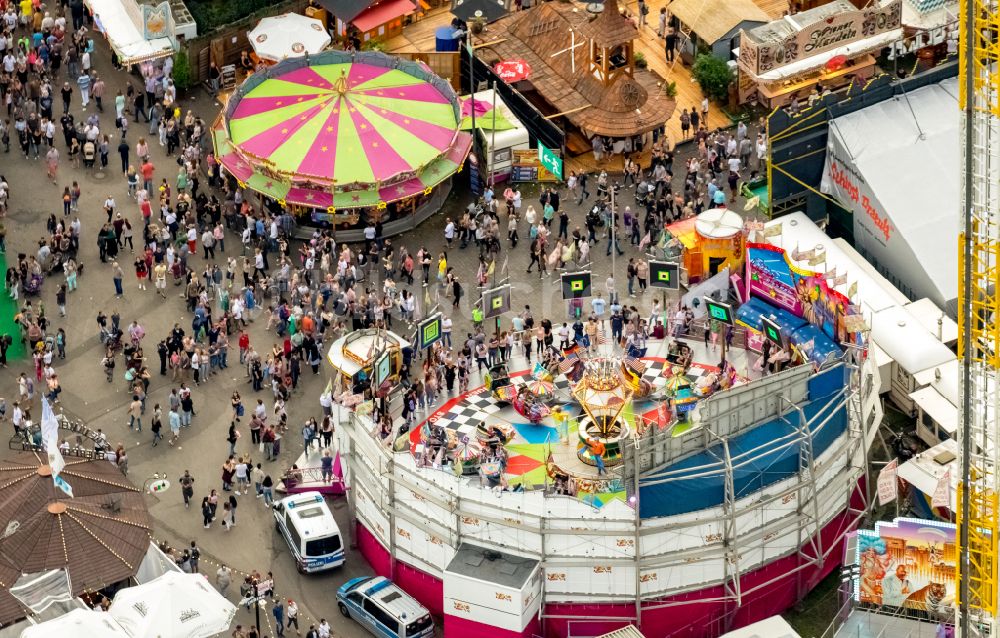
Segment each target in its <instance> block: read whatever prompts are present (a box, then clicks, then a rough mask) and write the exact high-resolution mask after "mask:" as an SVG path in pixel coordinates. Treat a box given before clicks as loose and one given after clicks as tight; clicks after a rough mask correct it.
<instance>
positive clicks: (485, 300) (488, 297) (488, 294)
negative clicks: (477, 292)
mask: <svg viewBox="0 0 1000 638" xmlns="http://www.w3.org/2000/svg"><path fill="white" fill-rule="evenodd" d="M482 304H483V316H484V317H486V318H487V319H489V318H492V317H499V316H500V315H502V314H503V313H505V312H510V285H504V286H498V287H496V288H491V289H490V290H484V291H483V296H482Z"/></svg>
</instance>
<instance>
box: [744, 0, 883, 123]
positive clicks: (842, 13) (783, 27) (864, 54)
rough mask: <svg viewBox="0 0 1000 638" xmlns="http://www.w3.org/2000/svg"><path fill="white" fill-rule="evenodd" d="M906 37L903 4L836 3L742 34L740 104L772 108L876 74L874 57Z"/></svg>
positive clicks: (835, 1)
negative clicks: (817, 89)
mask: <svg viewBox="0 0 1000 638" xmlns="http://www.w3.org/2000/svg"><path fill="white" fill-rule="evenodd" d="M902 36H903V29H902V0H893V1H891V2H889V3H887V4H884V5H882V6H879V7H870V8H867V9H855V8H854V5H852V4H851V3H849V2H847V0H834V1H833V2H831V3H829V4H825V5H822V6H820V7H817V8H815V9H810V10H809V11H803V12H802V13H797V14H795V15H791V16H785V17H783V18H781V19H780V20H775V21H774V22H770V23H768V24H765V25H762V26H759V27H757V28H754V29H750V30H749V31H742V32H741V33H740V55H739V61H738V69H739V73H738V78H737V80H738V87H739V88H738V92H739V99H740V103H746V102H750V101H753V100H757V101H759V102H760V103H762V104H764V105H765V106H766V107H768V108H776V107H779V106H784V105H786V104H788V103H790V102H791V101H792V100H793V99H795V98H796V97H800V98H801V97H805V96H806V95H808V94H809V92H811V91H812V90H813V88H814V87H819V86H822V87H823V89H824V90H826V89H830V90H834V89H837V88H840V87H842V86H845V85H847V84H849V83H851V82H852V81H855V80H862V81H863V80H865V79H867V78H870V77H871V76H872V75H874V73H875V55H876V54H877V53H878V51H879V50H881V49H882V48H883V47H886V46H889V45H890V44H891V43H892V42H894V41H896V40H898V39H900V38H901V37H902Z"/></svg>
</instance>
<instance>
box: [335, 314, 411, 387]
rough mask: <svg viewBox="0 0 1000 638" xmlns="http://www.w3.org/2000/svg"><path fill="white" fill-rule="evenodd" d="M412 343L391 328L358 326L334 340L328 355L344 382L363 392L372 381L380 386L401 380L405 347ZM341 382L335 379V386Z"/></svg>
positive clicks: (345, 384) (347, 385) (346, 385)
mask: <svg viewBox="0 0 1000 638" xmlns="http://www.w3.org/2000/svg"><path fill="white" fill-rule="evenodd" d="M409 345H410V342H409V341H407V340H406V339H404V338H403V337H401V336H399V335H398V334H396V333H395V332H393V331H391V330H381V329H376V328H368V329H365V330H355V331H353V332H349V333H348V334H346V335H345V336H343V337H341V338H339V339H337V340H336V341H334V342H333V345H332V346H330V350H329V352H327V355H326V358H327V361H329V362H330V365H331V366H332V367H333V369H334V372H335V373H336V374H338V375H340V376H341V377H342V378H341V381H340V385H341V386H342V387H344V388H347V389H349V390H350V391H352V392H355V393H359V392H361V391H363V390H364V389H365V388H367V387H368V385H369V384H371V383H372V382H374V383H375V385H376V386H381V385H383V384H384V383H385V382H387V381H388V382H389V383H391V384H395V383H397V382H398V381H399V373H400V371H401V370H402V369H403V348H406V347H408V346H409ZM383 355H384V356H383ZM337 385H338V383H337V382H335V383H334V387H336V386H337Z"/></svg>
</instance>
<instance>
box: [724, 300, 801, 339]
mask: <svg viewBox="0 0 1000 638" xmlns="http://www.w3.org/2000/svg"><path fill="white" fill-rule="evenodd" d="M761 316H764V317H767V318H768V319H770V320H771V321H773V322H774V323H776V324H778V327H779V328H781V333H782V334H783V335H791V334H792V333H793V332H795V330H796V329H797V328H800V327H802V326H804V325H806V320H805V319H803V318H802V317H798V316H796V315H793V314H792V313H790V312H788V311H787V310H784V309H783V308H778V307H776V306H772V305H771V304H769V303H767V302H766V301H764V300H763V299H758V298H757V297H751V298H750V301H748V302H746V303H745V304H743V305H742V306H740V307H739V308H738V309H737V310H736V320H737V321H739V322H740V323H743V324H746V325H748V326H750V327H751V328H753V329H754V330H756V331H757V332H760V330H761V325H760V318H761Z"/></svg>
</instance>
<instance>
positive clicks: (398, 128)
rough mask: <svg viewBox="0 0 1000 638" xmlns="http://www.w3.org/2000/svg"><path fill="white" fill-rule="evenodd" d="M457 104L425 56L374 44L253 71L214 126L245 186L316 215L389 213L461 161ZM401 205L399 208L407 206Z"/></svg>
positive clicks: (341, 219)
mask: <svg viewBox="0 0 1000 638" xmlns="http://www.w3.org/2000/svg"><path fill="white" fill-rule="evenodd" d="M461 119H462V113H461V104H460V101H459V98H458V96H457V95H456V94H455V91H454V90H453V89H452V88H451V85H450V84H448V82H446V81H445V80H443V79H441V78H440V77H438V76H436V75H434V73H433V72H431V70H430V69H429V68H428V67H427V66H426V65H424V64H422V63H420V62H411V61H407V60H402V59H400V58H396V57H393V56H390V55H386V54H384V53H380V52H377V51H363V52H346V51H333V50H330V51H322V52H320V53H317V54H316V55H309V56H306V57H295V58H286V59H283V60H281V61H280V62H278V63H276V64H274V65H273V66H270V67H268V68H266V69H264V70H262V71H259V72H257V73H254V74H253V75H251V76H249V77H248V78H247V79H246V81H245V82H244V83H243V84H242V85H241V86H240V87H239V88H238V89H237V90H236V92H235V93H234V94H233V95H232V97H230V99H229V101H228V103H227V104H226V108H225V109H224V111H223V112H222V113H221V114H220V116H219V118H218V120H217V121H216V122H215V125H214V126H213V128H212V141H213V143H214V148H215V156H216V158H217V160H218V161H219V163H220V164H221V165H222V167H223V168H224V169H225V170H226V171H227V172H228V173H229V174H231V175H232V176H233V177H234V178H235V179H236V180H237V181H238V182H239V183H240V185H241V186H243V187H245V188H249V189H251V190H254V191H256V192H257V193H259V194H260V195H262V196H264V197H265V198H268V199H270V200H273V201H274V202H277V203H278V204H280V205H281V206H282V207H286V206H288V207H293V208H294V210H296V211H297V212H298V211H301V212H302V213H303V215H305V213H308V216H309V217H310V218H311V219H312V220H313V221H326V222H329V223H335V224H339V223H357V222H358V221H359V220H361V219H362V218H365V219H367V220H370V221H377V220H380V219H381V220H383V221H385V219H384V218H385V217H386V213H387V210H388V209H390V208H394V207H395V206H396V204H401V203H402V202H404V201H405V202H411V203H412V202H413V201H415V199H417V198H422V197H426V196H428V195H430V194H431V193H432V192H433V190H434V189H435V188H437V187H438V185H439V184H442V183H445V182H446V181H447V180H448V179H449V178H450V177H451V175H452V174H454V173H455V172H456V171H458V170H460V169H461V165H462V163H463V162H464V161H465V158H466V156H467V155H468V153H469V149H470V148H471V144H472V136H471V135H469V134H468V133H465V132H462V131H461V130H460V127H459V123H460V121H461ZM401 210H402V209H401Z"/></svg>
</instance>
